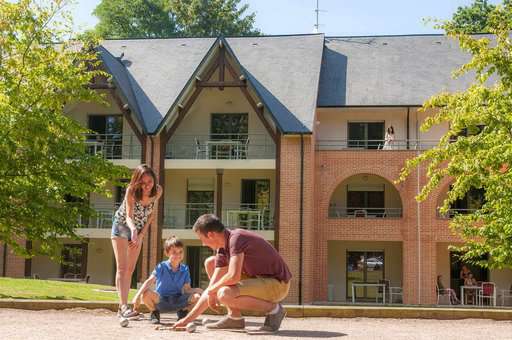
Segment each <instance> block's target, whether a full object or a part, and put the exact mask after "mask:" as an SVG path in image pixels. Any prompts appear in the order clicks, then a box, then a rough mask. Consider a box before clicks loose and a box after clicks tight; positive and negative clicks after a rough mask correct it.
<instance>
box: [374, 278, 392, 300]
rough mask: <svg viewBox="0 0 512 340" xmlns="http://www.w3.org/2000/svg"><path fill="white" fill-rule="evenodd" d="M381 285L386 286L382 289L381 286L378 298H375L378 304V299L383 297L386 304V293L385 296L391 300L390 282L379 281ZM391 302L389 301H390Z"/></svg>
mask: <svg viewBox="0 0 512 340" xmlns="http://www.w3.org/2000/svg"><path fill="white" fill-rule="evenodd" d="M379 283H380V284H384V285H385V286H384V287H382V286H379V287H378V289H377V296H376V297H375V300H376V302H378V298H379V296H382V302H383V303H384V293H386V295H385V296H387V298H388V299H389V298H390V293H389V284H390V283H389V280H382V279H381V280H379ZM388 301H389V300H388Z"/></svg>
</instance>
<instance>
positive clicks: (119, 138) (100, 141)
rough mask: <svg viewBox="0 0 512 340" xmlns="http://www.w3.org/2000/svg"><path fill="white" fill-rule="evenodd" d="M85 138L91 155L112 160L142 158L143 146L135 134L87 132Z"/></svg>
mask: <svg viewBox="0 0 512 340" xmlns="http://www.w3.org/2000/svg"><path fill="white" fill-rule="evenodd" d="M85 139H86V140H85V144H86V147H87V152H88V153H89V154H91V155H101V156H102V157H104V158H105V159H110V160H120V159H134V160H137V161H139V160H140V159H141V155H142V146H141V144H140V142H139V140H138V139H137V137H136V136H135V135H133V134H86V135H85Z"/></svg>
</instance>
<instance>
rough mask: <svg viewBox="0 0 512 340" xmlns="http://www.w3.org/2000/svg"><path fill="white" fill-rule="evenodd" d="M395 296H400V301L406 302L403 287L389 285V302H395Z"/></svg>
mask: <svg viewBox="0 0 512 340" xmlns="http://www.w3.org/2000/svg"><path fill="white" fill-rule="evenodd" d="M395 297H397V298H400V300H399V301H400V302H399V303H403V302H404V300H403V288H402V287H389V303H393V301H395V300H394V298H395Z"/></svg>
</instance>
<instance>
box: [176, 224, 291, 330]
mask: <svg viewBox="0 0 512 340" xmlns="http://www.w3.org/2000/svg"><path fill="white" fill-rule="evenodd" d="M193 230H194V232H195V233H196V234H197V237H198V238H199V239H200V240H201V242H202V243H203V245H205V246H208V247H210V248H211V249H213V250H215V251H216V255H215V256H211V257H209V258H208V259H206V261H205V268H206V272H207V273H208V276H209V278H210V283H209V285H208V288H207V289H206V290H205V291H204V292H203V294H202V295H201V298H200V299H199V301H198V302H197V304H196V305H195V306H194V308H192V310H191V311H190V313H189V314H188V315H187V316H186V317H185V318H183V319H181V320H180V321H179V322H178V323H177V324H175V327H184V326H185V325H187V323H189V322H191V321H193V320H195V319H196V318H197V317H198V316H199V315H201V313H203V312H204V311H205V310H206V309H207V308H208V306H209V307H210V308H212V309H214V310H217V309H218V305H219V302H220V303H221V304H223V305H224V306H226V308H227V310H228V315H227V316H225V317H224V318H222V319H221V320H219V321H218V322H215V323H212V324H208V325H207V326H206V327H207V328H209V329H242V328H245V320H244V318H243V317H242V314H241V310H249V311H257V312H264V313H266V317H265V323H264V325H263V327H261V330H263V331H270V332H276V331H277V330H278V329H279V327H280V326H281V322H282V320H283V319H284V317H285V314H286V312H285V311H284V309H283V307H282V305H281V304H280V302H281V301H282V300H284V298H285V297H286V296H287V295H288V290H289V289H290V279H291V273H290V270H289V269H288V266H287V265H286V263H285V262H284V260H283V258H282V257H281V256H280V255H279V253H278V252H277V250H275V249H274V247H272V245H271V244H270V243H269V242H267V241H266V240H265V239H263V238H262V237H261V236H259V235H258V234H256V233H253V232H250V231H247V230H244V229H234V230H228V229H226V228H225V227H224V225H223V224H222V222H221V221H220V220H219V218H218V217H217V216H215V215H212V214H206V215H202V216H200V217H199V218H198V219H197V221H196V223H195V224H194V227H193Z"/></svg>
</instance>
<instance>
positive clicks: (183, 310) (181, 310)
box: [176, 309, 188, 320]
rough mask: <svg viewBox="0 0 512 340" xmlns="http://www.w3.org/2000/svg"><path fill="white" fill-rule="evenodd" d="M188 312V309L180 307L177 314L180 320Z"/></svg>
mask: <svg viewBox="0 0 512 340" xmlns="http://www.w3.org/2000/svg"><path fill="white" fill-rule="evenodd" d="M187 314H188V310H186V309H180V310H178V311H177V312H176V316H177V317H178V320H180V319H183V318H184V317H186V316H187Z"/></svg>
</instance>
